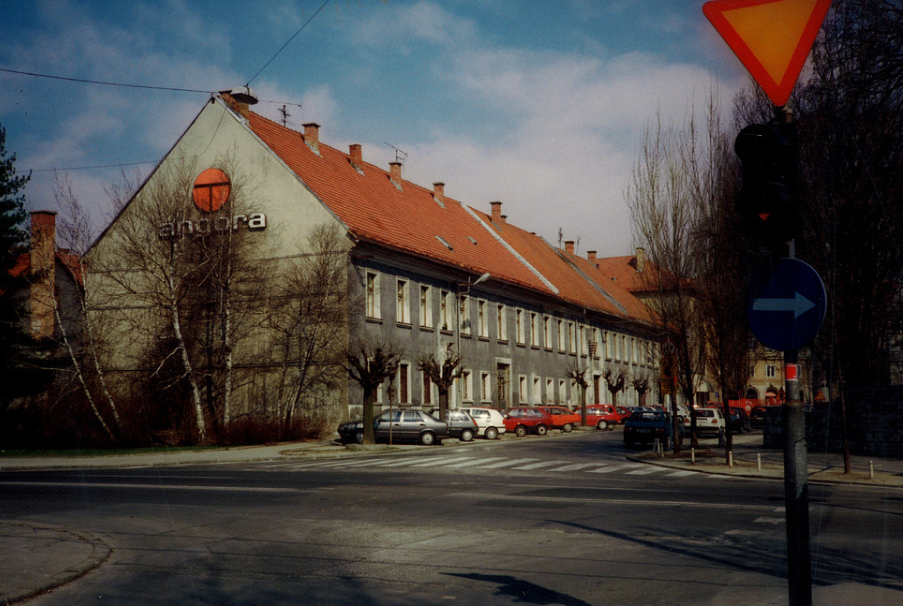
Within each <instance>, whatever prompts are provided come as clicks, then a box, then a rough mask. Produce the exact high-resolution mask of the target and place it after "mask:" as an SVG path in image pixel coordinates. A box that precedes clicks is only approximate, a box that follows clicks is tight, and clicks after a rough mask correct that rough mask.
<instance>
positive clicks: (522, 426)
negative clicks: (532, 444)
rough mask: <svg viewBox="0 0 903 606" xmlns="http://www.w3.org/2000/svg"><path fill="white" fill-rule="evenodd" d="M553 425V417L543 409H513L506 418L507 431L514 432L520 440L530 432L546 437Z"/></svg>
mask: <svg viewBox="0 0 903 606" xmlns="http://www.w3.org/2000/svg"><path fill="white" fill-rule="evenodd" d="M551 425H552V415H550V414H549V413H547V412H546V411H544V410H543V409H542V408H512V409H510V410H509V411H508V416H507V417H506V418H505V429H507V430H508V431H513V432H514V435H516V436H517V437H518V438H522V437H524V436H525V435H527V433H530V432H532V433H535V434H536V435H540V436H544V435H546V434H547V433H549V427H551Z"/></svg>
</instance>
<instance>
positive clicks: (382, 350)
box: [342, 338, 402, 444]
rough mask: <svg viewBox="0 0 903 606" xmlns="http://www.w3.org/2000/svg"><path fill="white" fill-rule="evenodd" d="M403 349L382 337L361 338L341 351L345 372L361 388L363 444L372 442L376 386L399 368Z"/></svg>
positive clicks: (373, 439)
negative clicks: (362, 400)
mask: <svg viewBox="0 0 903 606" xmlns="http://www.w3.org/2000/svg"><path fill="white" fill-rule="evenodd" d="M401 355H402V350H401V348H400V346H399V345H397V344H396V343H394V342H392V341H388V340H384V339H366V338H360V339H357V340H355V341H354V342H352V343H350V344H349V345H348V347H347V348H346V349H345V350H344V352H343V355H342V357H343V359H344V363H343V367H344V369H345V372H347V373H348V376H349V377H351V379H352V380H353V381H354V382H355V383H357V384H358V385H359V386H360V387H361V390H363V398H364V402H363V404H364V414H363V424H364V444H373V443H374V442H375V441H376V440H375V435H374V431H373V404H374V402H375V401H376V390H377V389H379V386H380V385H382V384H383V382H384V381H385V380H386V379H388V378H390V377H392V376H394V375H395V373H396V372H398V366H399V364H400V362H401Z"/></svg>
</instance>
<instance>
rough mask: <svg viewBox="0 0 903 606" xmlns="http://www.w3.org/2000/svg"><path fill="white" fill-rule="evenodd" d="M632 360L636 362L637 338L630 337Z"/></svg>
mask: <svg viewBox="0 0 903 606" xmlns="http://www.w3.org/2000/svg"><path fill="white" fill-rule="evenodd" d="M630 362H631V364H636V339H634V338H633V337H630Z"/></svg>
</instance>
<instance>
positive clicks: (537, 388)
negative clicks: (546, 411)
mask: <svg viewBox="0 0 903 606" xmlns="http://www.w3.org/2000/svg"><path fill="white" fill-rule="evenodd" d="M533 403H534V404H542V383H541V382H540V378H539V377H533Z"/></svg>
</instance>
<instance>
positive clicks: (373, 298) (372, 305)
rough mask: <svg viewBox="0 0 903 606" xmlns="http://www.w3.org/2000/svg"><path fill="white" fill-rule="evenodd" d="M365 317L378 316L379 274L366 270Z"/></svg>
mask: <svg viewBox="0 0 903 606" xmlns="http://www.w3.org/2000/svg"><path fill="white" fill-rule="evenodd" d="M367 317H368V318H379V274H378V273H376V272H373V271H368V272H367Z"/></svg>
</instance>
